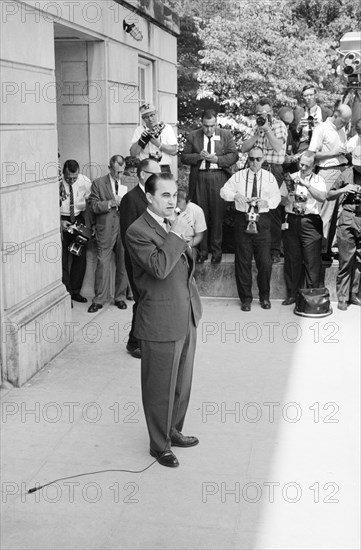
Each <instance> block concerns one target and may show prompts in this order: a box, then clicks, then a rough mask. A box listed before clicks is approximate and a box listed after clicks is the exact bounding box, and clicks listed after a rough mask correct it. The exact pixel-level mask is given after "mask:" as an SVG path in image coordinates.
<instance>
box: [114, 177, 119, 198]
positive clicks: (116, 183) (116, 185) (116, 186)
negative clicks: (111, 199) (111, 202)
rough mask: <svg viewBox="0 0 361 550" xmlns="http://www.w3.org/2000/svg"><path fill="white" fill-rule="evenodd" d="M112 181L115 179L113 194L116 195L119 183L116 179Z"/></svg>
mask: <svg viewBox="0 0 361 550" xmlns="http://www.w3.org/2000/svg"><path fill="white" fill-rule="evenodd" d="M114 181H115V194H116V195H117V194H118V189H119V185H118V181H117V180H114Z"/></svg>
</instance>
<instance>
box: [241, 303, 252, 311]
mask: <svg viewBox="0 0 361 550" xmlns="http://www.w3.org/2000/svg"><path fill="white" fill-rule="evenodd" d="M241 310H242V311H251V304H250V302H242V304H241Z"/></svg>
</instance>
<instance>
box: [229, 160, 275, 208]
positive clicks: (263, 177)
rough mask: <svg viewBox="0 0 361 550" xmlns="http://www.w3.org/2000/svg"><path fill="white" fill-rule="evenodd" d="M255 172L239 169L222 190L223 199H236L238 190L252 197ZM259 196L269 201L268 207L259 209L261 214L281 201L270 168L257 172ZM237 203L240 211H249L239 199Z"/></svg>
mask: <svg viewBox="0 0 361 550" xmlns="http://www.w3.org/2000/svg"><path fill="white" fill-rule="evenodd" d="M254 174H255V173H254V172H252V170H250V169H249V168H246V169H245V170H239V172H236V173H235V174H233V176H232V177H231V178H230V179H229V180H228V181H226V183H225V184H224V186H223V187H222V189H221V191H220V195H221V197H222V199H224V200H225V201H229V202H231V201H234V197H235V195H236V193H237V192H239V193H240V194H241V195H243V196H244V197H246V198H251V197H252V188H253V176H254ZM257 197H258V198H259V199H264V200H266V201H267V202H268V207H267V208H259V209H258V212H259V213H260V214H261V213H264V212H268V211H269V210H273V209H274V208H277V206H278V205H279V203H280V201H281V194H280V190H279V188H278V184H277V181H276V179H275V177H274V176H273V175H272V174H271V172H268V170H263V169H261V170H259V171H258V172H257ZM235 205H236V210H238V211H239V212H247V210H248V208H247V207H246V208H245V207H244V206H243V205H242V204H240V203H239V202H238V201H235Z"/></svg>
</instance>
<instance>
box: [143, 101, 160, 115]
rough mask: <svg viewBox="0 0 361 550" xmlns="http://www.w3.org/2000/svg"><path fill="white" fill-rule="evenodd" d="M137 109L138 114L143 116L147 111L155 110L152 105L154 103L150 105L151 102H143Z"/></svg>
mask: <svg viewBox="0 0 361 550" xmlns="http://www.w3.org/2000/svg"><path fill="white" fill-rule="evenodd" d="M139 110H140V114H141V115H142V116H144V115H147V114H148V113H154V111H156V108H155V107H154V105H152V103H143V105H141V106H140V107H139Z"/></svg>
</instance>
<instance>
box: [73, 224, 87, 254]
mask: <svg viewBox="0 0 361 550" xmlns="http://www.w3.org/2000/svg"><path fill="white" fill-rule="evenodd" d="M67 231H68V233H71V234H72V235H73V237H74V240H73V242H72V243H71V244H70V245H69V246H68V250H69V252H71V253H72V254H74V256H81V254H82V253H83V250H84V246H85V245H86V243H87V242H88V241H89V240H90V239H91V236H92V232H91V229H89V228H88V227H86V226H85V225H84V224H83V223H80V224H79V225H76V224H74V225H69V226H68V228H67Z"/></svg>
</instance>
